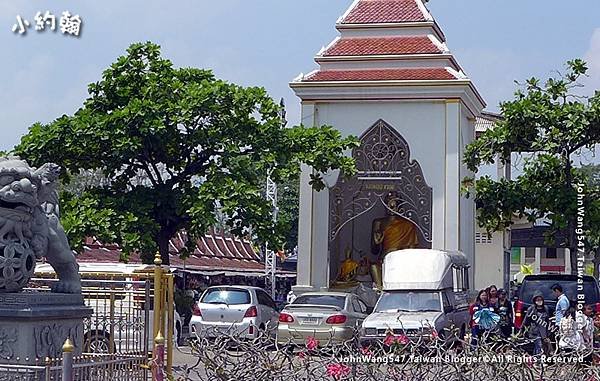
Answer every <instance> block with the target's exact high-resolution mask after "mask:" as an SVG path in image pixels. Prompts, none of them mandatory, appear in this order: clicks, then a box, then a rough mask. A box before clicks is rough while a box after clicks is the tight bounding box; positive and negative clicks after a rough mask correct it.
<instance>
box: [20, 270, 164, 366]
mask: <svg viewBox="0 0 600 381" xmlns="http://www.w3.org/2000/svg"><path fill="white" fill-rule="evenodd" d="M54 282H56V280H55V279H42V278H34V279H32V286H35V287H30V288H28V290H35V291H37V292H49V291H50V287H51V285H52V283H54ZM151 292H152V289H151V282H150V280H145V281H130V280H128V281H124V280H91V279H84V280H82V295H83V298H84V301H85V304H86V305H87V306H88V307H91V308H92V310H93V313H92V316H90V317H89V318H85V319H84V322H83V331H84V332H83V333H84V336H83V338H84V339H83V352H85V353H97V354H128V355H132V354H135V355H138V356H140V357H147V356H148V353H149V352H150V350H151V348H152V340H153V337H152V330H151V327H152V320H153V312H152V309H151V307H152V297H151Z"/></svg>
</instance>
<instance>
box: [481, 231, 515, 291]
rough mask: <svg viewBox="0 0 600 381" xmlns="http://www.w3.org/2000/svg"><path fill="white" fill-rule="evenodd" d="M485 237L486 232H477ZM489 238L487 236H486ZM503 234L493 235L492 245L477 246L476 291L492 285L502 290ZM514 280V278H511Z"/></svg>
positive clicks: (482, 244)
mask: <svg viewBox="0 0 600 381" xmlns="http://www.w3.org/2000/svg"><path fill="white" fill-rule="evenodd" d="M477 231H478V232H481V233H483V234H484V236H485V234H486V233H485V231H482V230H479V229H478V230H477ZM485 237H486V238H487V236H485ZM502 239H503V234H502V232H495V233H493V234H492V243H476V244H475V284H474V289H476V290H481V289H483V288H486V287H488V286H490V285H492V284H495V285H496V286H497V287H498V288H501V287H502V285H503V283H504V281H503V274H502V269H503V267H504V258H503V252H504V249H503V245H502ZM511 279H512V278H511Z"/></svg>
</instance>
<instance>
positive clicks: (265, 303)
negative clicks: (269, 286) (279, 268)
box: [256, 290, 278, 329]
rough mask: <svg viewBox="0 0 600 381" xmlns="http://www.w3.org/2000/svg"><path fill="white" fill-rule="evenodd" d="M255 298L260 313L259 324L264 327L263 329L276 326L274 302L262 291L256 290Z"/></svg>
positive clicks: (276, 318) (276, 317)
mask: <svg viewBox="0 0 600 381" xmlns="http://www.w3.org/2000/svg"><path fill="white" fill-rule="evenodd" d="M256 296H257V298H258V304H259V309H260V312H261V314H260V323H261V324H262V325H264V327H268V328H269V329H273V328H274V327H275V326H277V320H278V316H277V311H276V306H275V302H274V301H273V299H272V298H271V297H270V296H269V295H268V294H267V293H266V292H264V291H263V290H257V291H256Z"/></svg>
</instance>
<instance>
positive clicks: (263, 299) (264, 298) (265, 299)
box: [256, 290, 275, 309]
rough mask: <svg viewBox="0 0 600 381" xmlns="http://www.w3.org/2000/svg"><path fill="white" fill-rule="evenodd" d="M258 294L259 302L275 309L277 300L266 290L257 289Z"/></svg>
mask: <svg viewBox="0 0 600 381" xmlns="http://www.w3.org/2000/svg"><path fill="white" fill-rule="evenodd" d="M256 296H257V298H258V304H262V305H263V306H267V307H271V308H273V309H275V302H274V301H273V299H271V297H270V296H269V295H267V293H266V292H264V291H260V290H258V291H256Z"/></svg>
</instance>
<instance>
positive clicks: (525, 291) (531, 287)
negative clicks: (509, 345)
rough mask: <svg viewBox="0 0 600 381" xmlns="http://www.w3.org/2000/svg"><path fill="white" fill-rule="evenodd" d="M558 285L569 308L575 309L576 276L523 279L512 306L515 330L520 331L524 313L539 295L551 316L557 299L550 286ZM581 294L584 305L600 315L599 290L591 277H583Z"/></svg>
mask: <svg viewBox="0 0 600 381" xmlns="http://www.w3.org/2000/svg"><path fill="white" fill-rule="evenodd" d="M557 283H558V284H560V285H561V286H562V288H563V292H564V293H565V295H566V296H567V298H569V300H570V301H571V306H572V307H575V306H576V303H577V294H578V291H577V275H567V274H537V275H527V276H526V277H525V278H523V283H522V284H521V287H520V288H519V295H518V298H517V300H516V302H515V304H514V309H515V328H517V329H520V328H521V327H522V325H523V320H524V319H525V313H526V312H527V309H528V308H529V307H530V306H531V301H532V299H533V296H534V295H535V294H537V293H540V294H542V295H543V297H544V301H545V304H546V306H547V307H548V309H549V310H550V314H551V316H552V315H554V311H555V310H556V302H557V299H556V297H555V296H554V294H553V293H552V286H553V285H554V284H557ZM583 293H584V295H585V303H586V304H591V305H593V306H594V308H595V311H596V313H597V314H599V313H600V288H599V287H598V282H597V281H596V279H595V278H594V277H592V276H589V275H586V276H584V277H583Z"/></svg>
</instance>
